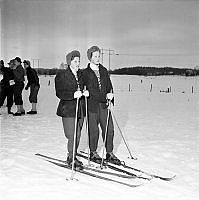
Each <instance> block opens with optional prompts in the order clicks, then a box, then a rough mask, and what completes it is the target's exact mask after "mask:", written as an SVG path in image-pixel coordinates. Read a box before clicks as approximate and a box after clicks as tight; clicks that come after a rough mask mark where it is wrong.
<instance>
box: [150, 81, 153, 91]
mask: <svg viewBox="0 0 199 200" xmlns="http://www.w3.org/2000/svg"><path fill="white" fill-rule="evenodd" d="M152 88H153V85H152V83H151V86H150V92H152Z"/></svg>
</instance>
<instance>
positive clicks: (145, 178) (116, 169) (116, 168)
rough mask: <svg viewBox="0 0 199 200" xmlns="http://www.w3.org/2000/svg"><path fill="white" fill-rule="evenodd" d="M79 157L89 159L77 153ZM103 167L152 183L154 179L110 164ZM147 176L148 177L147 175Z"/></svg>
mask: <svg viewBox="0 0 199 200" xmlns="http://www.w3.org/2000/svg"><path fill="white" fill-rule="evenodd" d="M77 156H79V157H81V158H84V159H88V158H87V156H85V155H82V154H81V153H77ZM92 162H93V161H92ZM103 165H104V166H105V167H108V168H110V169H112V170H115V171H118V172H121V173H124V174H127V175H129V176H132V177H135V178H139V179H144V180H148V181H150V180H151V179H152V177H151V176H150V177H143V176H140V175H137V174H134V173H131V172H129V171H126V170H124V169H120V168H118V167H115V166H113V165H110V164H108V163H103ZM147 176H148V175H147Z"/></svg>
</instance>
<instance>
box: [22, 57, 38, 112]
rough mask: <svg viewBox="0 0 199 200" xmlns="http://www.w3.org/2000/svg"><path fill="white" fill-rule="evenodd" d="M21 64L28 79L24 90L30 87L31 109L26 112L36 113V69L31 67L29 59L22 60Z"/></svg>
mask: <svg viewBox="0 0 199 200" xmlns="http://www.w3.org/2000/svg"><path fill="white" fill-rule="evenodd" d="M23 64H24V68H25V70H26V75H27V80H28V83H27V85H26V87H25V90H28V88H29V87H30V95H29V101H30V103H31V104H32V109H31V110H30V111H28V112H27V114H37V95H38V92H39V88H40V84H39V77H38V75H37V72H36V70H35V69H33V68H31V66H30V61H29V60H24V61H23Z"/></svg>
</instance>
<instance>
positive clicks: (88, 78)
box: [83, 46, 121, 164]
mask: <svg viewBox="0 0 199 200" xmlns="http://www.w3.org/2000/svg"><path fill="white" fill-rule="evenodd" d="M87 56H88V59H89V61H90V62H89V64H88V66H87V68H86V69H84V71H83V77H84V78H83V80H84V84H85V85H86V87H87V89H88V91H89V98H88V130H89V131H88V132H89V148H90V160H92V161H94V162H97V163H101V162H102V158H101V157H100V156H99V154H98V153H97V146H98V139H99V128H98V125H99V124H100V126H101V129H102V137H103V140H105V138H106V141H105V147H106V160H107V161H108V162H111V163H114V164H120V163H121V161H120V160H119V159H118V158H117V157H116V156H115V155H114V154H113V137H114V127H113V120H112V116H111V114H110V118H109V122H108V129H107V130H108V131H107V133H106V125H107V117H108V109H107V108H108V105H107V102H109V103H110V101H112V102H113V97H114V95H113V93H112V91H113V87H112V83H111V80H110V77H109V74H108V71H107V69H106V68H105V67H104V66H102V65H101V64H100V63H99V59H100V49H99V47H97V46H92V47H91V48H89V49H88V51H87ZM105 134H107V135H106V136H105Z"/></svg>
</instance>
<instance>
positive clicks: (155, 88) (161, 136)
mask: <svg viewBox="0 0 199 200" xmlns="http://www.w3.org/2000/svg"><path fill="white" fill-rule="evenodd" d="M111 79H112V81H113V85H114V92H115V106H114V107H113V108H112V112H113V113H114V116H115V117H116V119H117V121H118V124H119V126H120V128H121V130H122V132H123V134H124V135H125V136H126V139H127V142H128V144H129V146H130V149H131V152H132V154H133V155H135V156H136V157H137V158H138V160H136V161H135V160H131V159H129V158H128V157H129V153H128V151H127V149H126V146H125V145H124V142H123V140H122V137H121V135H120V132H119V130H118V128H117V126H116V125H115V148H114V152H115V154H116V155H117V156H118V157H119V158H120V159H121V160H125V162H126V163H127V164H128V165H131V166H133V167H136V168H138V169H143V170H145V171H148V172H151V173H155V174H159V175H162V176H172V175H176V178H175V179H174V180H173V181H171V182H166V181H162V180H159V179H152V180H151V181H142V180H140V181H137V180H134V179H131V180H129V181H128V182H129V183H137V182H143V183H144V184H143V185H142V186H140V187H135V188H130V187H127V186H123V185H119V184H117V183H111V182H107V181H102V180H99V179H96V178H92V177H89V176H86V175H82V174H79V173H76V174H75V178H76V179H78V181H75V180H73V181H71V180H70V181H67V180H66V178H70V176H71V171H70V170H68V169H64V168H60V167H58V166H55V165H52V164H51V163H48V162H46V161H44V160H42V159H40V158H39V157H37V156H35V154H36V153H41V154H45V155H48V156H52V157H56V158H59V159H63V160H64V159H66V154H67V150H66V139H65V136H64V133H63V128H62V123H61V118H59V117H58V116H56V114H55V113H56V108H57V103H58V99H57V97H56V96H55V91H54V77H48V76H47V77H40V82H41V89H40V93H39V105H38V112H39V114H38V115H34V116H28V115H25V116H21V117H13V116H11V115H7V114H6V107H2V108H0V113H1V115H0V120H1V123H0V131H1V134H0V136H1V137H0V144H1V146H0V147H1V148H0V150H1V151H0V157H1V158H0V198H1V199H2V200H51V199H52V200H55V199H56V200H62V199H71V200H73V199H74V200H77V199H81V200H84V199H85V200H86V199H87V200H90V199H95V200H98V199H108V200H112V199H114V200H116V199H133V200H196V199H199V132H198V131H199V78H198V77H190V78H185V77H171V76H168V77H139V76H117V75H113V76H111ZM49 80H50V85H48V83H49ZM151 85H152V91H150V89H151ZM169 87H171V93H166V92H160V90H161V91H163V90H164V91H166V90H167V88H169ZM129 88H130V91H129ZM23 95H24V107H25V109H26V111H28V110H29V109H30V104H29V102H28V95H29V91H24V92H23ZM13 111H15V106H13ZM79 149H80V150H86V149H87V135H86V129H85V126H84V127H83V130H82V137H81V144H80V147H79ZM98 150H99V152H100V153H101V152H102V141H100V145H99V149H98Z"/></svg>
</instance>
